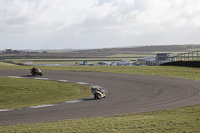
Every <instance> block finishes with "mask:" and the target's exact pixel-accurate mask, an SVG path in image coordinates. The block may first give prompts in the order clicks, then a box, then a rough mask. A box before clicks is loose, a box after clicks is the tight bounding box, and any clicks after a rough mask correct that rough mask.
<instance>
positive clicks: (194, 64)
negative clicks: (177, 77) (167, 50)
mask: <svg viewBox="0 0 200 133" xmlns="http://www.w3.org/2000/svg"><path fill="white" fill-rule="evenodd" d="M161 66H185V67H200V61H174V62H167V63H164V64H162V65H161Z"/></svg>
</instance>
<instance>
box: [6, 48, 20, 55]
mask: <svg viewBox="0 0 200 133" xmlns="http://www.w3.org/2000/svg"><path fill="white" fill-rule="evenodd" d="M3 53H4V54H22V53H23V52H22V51H18V50H12V49H6V51H3Z"/></svg>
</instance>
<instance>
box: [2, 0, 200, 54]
mask: <svg viewBox="0 0 200 133" xmlns="http://www.w3.org/2000/svg"><path fill="white" fill-rule="evenodd" d="M0 3H1V4H0V50H4V49H7V48H11V49H71V48H72V49H91V48H113V47H127V46H144V45H174V44H176V45H177V44H200V37H199V35H200V0H0Z"/></svg>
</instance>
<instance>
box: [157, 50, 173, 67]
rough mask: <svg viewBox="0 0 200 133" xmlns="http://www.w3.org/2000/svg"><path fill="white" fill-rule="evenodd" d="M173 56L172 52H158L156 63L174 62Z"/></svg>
mask: <svg viewBox="0 0 200 133" xmlns="http://www.w3.org/2000/svg"><path fill="white" fill-rule="evenodd" d="M172 61H173V56H171V53H168V52H163V53H157V54H156V65H158V66H159V65H161V64H163V63H166V62H172Z"/></svg>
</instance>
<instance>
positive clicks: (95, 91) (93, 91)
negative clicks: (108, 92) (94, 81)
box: [91, 87, 103, 95]
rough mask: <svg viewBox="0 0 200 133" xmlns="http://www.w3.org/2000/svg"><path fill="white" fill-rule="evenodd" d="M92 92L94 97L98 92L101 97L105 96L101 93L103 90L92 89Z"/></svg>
mask: <svg viewBox="0 0 200 133" xmlns="http://www.w3.org/2000/svg"><path fill="white" fill-rule="evenodd" d="M91 92H92V94H93V95H95V94H96V93H97V92H99V93H100V94H101V95H103V93H102V92H101V90H100V89H99V88H94V87H91Z"/></svg>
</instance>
